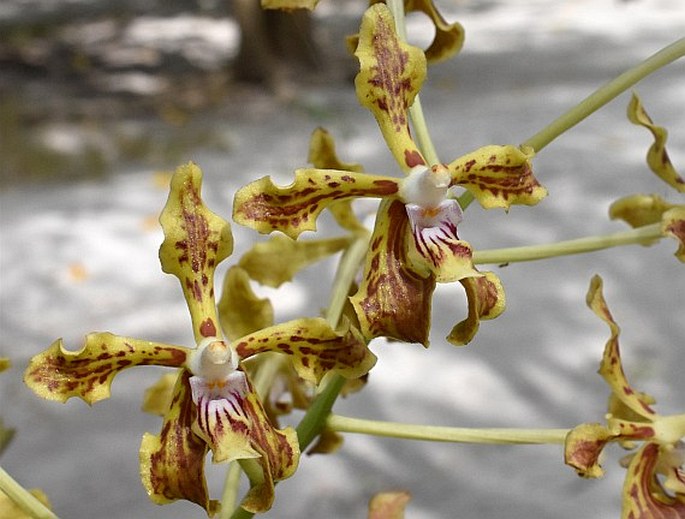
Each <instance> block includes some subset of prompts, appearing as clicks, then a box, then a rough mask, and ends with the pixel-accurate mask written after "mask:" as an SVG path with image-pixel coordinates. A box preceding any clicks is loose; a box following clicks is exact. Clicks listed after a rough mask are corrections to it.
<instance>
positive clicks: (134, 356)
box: [24, 333, 190, 404]
mask: <svg viewBox="0 0 685 519" xmlns="http://www.w3.org/2000/svg"><path fill="white" fill-rule="evenodd" d="M189 352H190V350H189V349H188V348H184V347H182V346H172V345H169V344H162V343H156V342H150V341H143V340H139V339H132V338H130V337H120V336H118V335H113V334H111V333H90V334H88V335H86V340H85V344H84V346H83V348H81V349H80V350H79V351H69V350H66V349H65V348H64V344H63V343H62V339H57V340H56V341H55V342H53V343H52V345H51V346H50V347H49V348H48V349H47V350H45V351H44V352H42V353H39V354H38V355H36V356H34V357H33V358H32V359H31V360H30V361H29V365H28V367H27V368H26V371H25V372H24V382H25V383H26V385H27V386H29V387H30V388H31V389H32V390H33V392H34V393H36V394H37V395H38V396H40V397H43V398H46V399H48V400H57V401H59V402H65V401H67V400H68V399H69V398H71V397H79V398H82V399H83V400H84V401H86V402H88V403H89V404H93V403H95V402H97V401H99V400H103V399H105V398H109V396H110V386H111V384H112V380H113V379H114V376H115V375H116V374H117V373H119V372H120V371H122V370H124V369H126V368H130V367H133V366H143V365H154V366H170V367H180V366H182V365H183V364H184V362H185V360H186V357H187V355H188V353H189Z"/></svg>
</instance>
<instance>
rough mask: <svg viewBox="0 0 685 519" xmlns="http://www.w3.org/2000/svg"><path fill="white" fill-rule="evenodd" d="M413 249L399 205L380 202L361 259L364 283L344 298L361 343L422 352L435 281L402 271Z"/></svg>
mask: <svg viewBox="0 0 685 519" xmlns="http://www.w3.org/2000/svg"><path fill="white" fill-rule="evenodd" d="M409 247H411V248H414V243H413V239H412V238H411V232H410V230H409V218H408V217H407V211H406V210H405V206H404V203H403V202H402V201H400V200H397V199H394V200H384V201H383V202H382V203H381V205H380V207H379V209H378V215H377V216H376V226H375V228H374V231H373V235H372V236H371V244H370V245H369V253H368V254H367V256H366V265H365V267H364V280H363V281H362V284H361V286H360V287H359V290H358V291H357V293H356V294H355V295H354V296H352V297H351V298H350V301H351V302H352V306H353V307H354V310H355V312H356V313H357V317H358V318H359V323H360V326H361V332H362V334H363V335H364V337H366V338H367V339H369V340H371V339H373V338H374V337H389V338H393V339H397V340H400V341H405V342H418V343H421V344H423V345H424V346H428V332H429V330H430V317H431V313H430V312H431V298H432V295H433V290H434V289H435V277H434V276H433V275H432V274H430V275H428V276H427V277H421V276H420V275H419V274H418V273H416V272H415V271H413V270H410V268H409V267H408V265H407V261H406V256H407V250H408V248H409Z"/></svg>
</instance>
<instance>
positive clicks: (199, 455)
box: [24, 164, 375, 515]
mask: <svg viewBox="0 0 685 519" xmlns="http://www.w3.org/2000/svg"><path fill="white" fill-rule="evenodd" d="M201 182H202V173H201V171H200V169H199V168H198V167H197V166H195V165H194V164H188V165H186V166H182V167H180V168H179V169H178V170H177V171H176V173H175V175H174V176H173V178H172V180H171V191H170V194H169V199H168V201H167V204H166V206H165V208H164V211H163V212H162V215H161V217H160V222H161V224H162V228H163V230H164V235H165V239H164V242H163V243H162V246H161V247H160V253H159V256H160V260H161V264H162V269H163V270H164V272H167V273H170V274H173V275H175V276H176V277H177V278H178V279H179V281H180V283H181V287H182V289H183V293H184V296H185V299H186V302H187V304H188V309H189V311H190V315H191V320H192V325H193V332H194V335H195V340H196V345H195V347H193V348H187V347H183V346H176V345H169V344H162V343H156V342H150V341H145V340H139V339H133V338H128V337H121V336H117V335H113V334H111V333H91V334H88V335H87V336H86V340H85V345H84V346H83V348H82V349H81V350H79V351H68V350H66V349H65V348H64V346H63V344H62V341H61V339H58V340H57V341H55V342H54V343H53V344H52V346H50V348H48V349H47V350H46V351H45V352H43V353H40V354H38V355H36V356H35V357H33V358H32V359H31V361H30V363H29V366H28V368H27V369H26V372H25V375H24V380H25V382H26V384H27V385H28V386H29V387H30V388H31V389H32V390H33V391H34V392H35V393H36V394H38V395H39V396H41V397H43V398H46V399H49V400H56V401H60V402H64V401H66V400H68V399H69V398H71V397H79V398H81V399H83V400H84V401H86V402H87V403H89V404H93V403H95V402H97V401H99V400H102V399H105V398H108V397H109V396H110V385H111V383H112V380H113V378H114V376H115V375H116V374H117V373H119V372H120V371H121V370H123V369H125V368H129V367H132V366H139V365H157V366H168V367H175V368H180V369H179V372H178V375H177V377H176V382H175V385H174V387H173V390H172V395H171V398H170V400H167V402H170V403H169V404H165V405H164V406H163V407H166V409H165V412H164V422H163V426H162V431H161V433H160V434H159V435H158V436H156V435H152V434H149V433H146V434H145V436H144V437H143V441H142V445H141V448H140V464H141V477H142V481H143V485H144V486H145V488H146V490H147V492H148V495H149V496H150V498H151V499H152V500H153V501H154V502H156V503H158V504H164V503H169V502H171V501H174V500H177V499H186V500H189V501H192V502H195V503H197V504H198V505H200V506H202V507H203V508H204V509H205V510H206V511H207V513H208V514H209V515H212V514H214V513H215V512H216V509H217V503H216V502H215V501H212V500H210V499H209V496H208V492H207V486H206V482H205V477H204V459H205V456H206V454H207V452H208V451H209V450H211V451H212V454H213V461H214V462H215V463H218V462H228V461H232V460H238V461H241V460H248V459H254V460H255V461H256V463H257V464H258V466H259V467H260V469H261V470H258V471H255V470H252V471H250V472H248V476H249V477H250V479H251V489H250V491H249V492H248V494H247V496H246V497H245V499H244V500H243V502H242V503H241V506H242V507H243V508H245V509H246V510H249V511H252V512H262V511H265V510H267V509H269V508H270V507H271V503H272V501H273V492H274V482H276V481H278V480H282V479H285V478H287V477H289V476H290V475H292V474H293V473H294V471H295V469H296V467H297V464H298V460H299V456H300V449H299V445H298V440H297V437H296V434H295V431H294V429H292V428H290V427H288V428H285V429H283V430H279V429H276V428H274V427H273V426H272V424H271V422H270V421H269V419H268V417H267V415H266V412H265V410H264V407H263V405H262V402H261V401H260V399H259V397H258V395H257V394H256V393H255V391H254V389H253V387H252V384H251V382H250V380H249V378H248V376H247V374H246V372H245V371H244V370H243V367H242V362H243V361H245V360H246V359H249V358H250V357H252V356H254V355H256V354H258V353H262V352H280V353H285V354H287V355H290V356H291V357H292V359H293V366H294V369H295V370H296V371H297V373H298V375H299V376H301V377H303V378H304V379H306V380H308V381H311V382H313V383H318V382H320V380H321V378H322V377H323V375H324V374H325V373H326V372H328V371H330V370H337V371H338V372H340V373H341V374H342V375H343V376H346V377H350V378H356V377H359V376H361V375H363V374H365V373H366V372H367V371H368V370H369V369H370V368H371V366H372V365H373V363H374V361H375V357H374V356H373V355H372V354H371V353H370V352H369V350H368V349H367V347H366V344H365V342H364V340H363V338H362V337H361V336H360V334H359V332H358V331H356V330H355V329H354V328H351V327H348V328H347V329H344V330H342V331H336V330H333V329H332V328H331V327H330V325H329V324H328V323H327V322H326V321H325V320H324V319H321V318H311V319H297V320H294V321H290V322H287V323H283V324H277V325H273V326H268V327H266V328H263V329H260V330H257V331H254V332H252V333H249V334H247V335H245V336H242V337H239V338H235V340H227V339H224V336H223V335H222V333H221V331H220V326H219V322H220V321H219V319H218V318H217V308H216V304H215V297H214V271H215V268H216V266H217V265H218V264H219V263H220V262H221V261H222V260H224V259H225V258H226V257H228V256H229V255H230V254H231V252H232V248H233V239H232V235H231V231H230V227H229V224H228V222H226V221H225V220H223V219H222V218H221V217H219V216H217V215H216V214H214V213H212V212H211V211H210V210H209V209H208V208H207V207H206V206H205V205H204V203H203V201H202V197H201V192H200V190H201ZM229 337H230V336H229ZM156 407H159V406H156Z"/></svg>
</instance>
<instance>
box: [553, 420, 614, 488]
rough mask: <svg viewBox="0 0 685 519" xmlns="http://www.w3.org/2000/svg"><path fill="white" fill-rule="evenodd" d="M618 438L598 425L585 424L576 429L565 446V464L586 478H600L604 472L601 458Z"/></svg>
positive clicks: (567, 439)
mask: <svg viewBox="0 0 685 519" xmlns="http://www.w3.org/2000/svg"><path fill="white" fill-rule="evenodd" d="M615 437H616V435H615V434H613V433H612V432H611V431H610V430H609V429H607V428H606V427H604V426H603V425H600V424H598V423H585V424H581V425H579V426H577V427H574V428H573V429H572V430H571V431H570V432H569V433H568V434H567V435H566V441H565V444H564V462H565V463H566V464H567V465H570V466H571V467H573V468H574V469H576V471H577V472H578V475H579V476H582V477H584V478H600V477H602V476H603V475H604V470H602V467H601V466H600V464H599V457H600V454H601V453H602V450H603V449H604V447H605V446H606V444H607V443H608V442H610V441H612V440H613V439H614V438H615Z"/></svg>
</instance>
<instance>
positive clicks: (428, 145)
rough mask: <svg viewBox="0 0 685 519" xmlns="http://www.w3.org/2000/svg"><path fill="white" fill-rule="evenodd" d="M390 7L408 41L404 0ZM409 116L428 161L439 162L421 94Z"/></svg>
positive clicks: (392, 2) (392, 1)
mask: <svg viewBox="0 0 685 519" xmlns="http://www.w3.org/2000/svg"><path fill="white" fill-rule="evenodd" d="M387 5H388V8H389V9H390V12H391V13H392V15H393V17H394V18H395V31H396V32H397V37H398V38H399V39H400V41H402V42H404V43H406V42H407V28H406V25H405V23H404V1H403V0H388V2H387ZM409 118H410V119H411V122H412V127H413V129H414V135H415V136H416V141H417V145H418V147H419V149H420V150H421V153H423V156H424V157H425V159H426V160H427V161H428V164H431V165H434V164H439V163H440V159H439V158H438V154H437V152H436V151H435V146H434V145H433V139H431V136H430V132H429V131H428V125H427V124H426V118H425V117H424V115H423V108H422V107H421V99H420V98H419V94H416V97H414V103H413V104H412V105H411V106H410V107H409Z"/></svg>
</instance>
